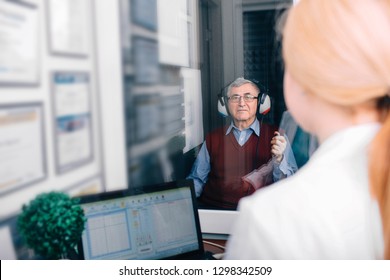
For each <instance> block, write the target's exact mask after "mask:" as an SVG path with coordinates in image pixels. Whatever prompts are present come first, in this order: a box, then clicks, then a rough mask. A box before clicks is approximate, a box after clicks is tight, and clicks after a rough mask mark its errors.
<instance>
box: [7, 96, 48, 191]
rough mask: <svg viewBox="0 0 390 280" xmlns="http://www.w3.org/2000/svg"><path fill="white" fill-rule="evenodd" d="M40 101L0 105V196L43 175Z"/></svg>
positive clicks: (41, 178)
mask: <svg viewBox="0 0 390 280" xmlns="http://www.w3.org/2000/svg"><path fill="white" fill-rule="evenodd" d="M43 131H44V129H43V109H42V105H41V104H40V103H32V104H14V105H3V106H1V107H0V139H1V140H0V196H1V195H4V194H6V193H9V192H11V191H14V190H16V189H19V188H21V187H25V186H28V185H31V184H33V183H35V182H38V181H41V180H43V179H44V178H45V177H46V160H45V145H44V134H43Z"/></svg>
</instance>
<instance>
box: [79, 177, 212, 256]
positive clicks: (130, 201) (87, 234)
mask: <svg viewBox="0 0 390 280" xmlns="http://www.w3.org/2000/svg"><path fill="white" fill-rule="evenodd" d="M79 199H80V201H79V204H80V206H81V207H82V209H83V210H84V214H85V217H86V219H87V220H86V223H85V229H84V231H83V234H82V238H81V240H80V243H79V246H78V249H79V254H80V257H81V259H86V260H115V259H118V260H127V259H134V260H148V259H153V260H159V259H212V256H211V253H209V252H207V253H205V252H204V248H203V242H202V235H201V230H200V223H199V216H198V210H197V205H196V198H195V192H194V186H193V181H192V180H186V181H183V182H180V183H179V182H168V183H162V184H159V185H153V186H148V187H141V188H135V189H129V190H122V191H111V192H104V193H100V194H93V195H85V196H80V197H79Z"/></svg>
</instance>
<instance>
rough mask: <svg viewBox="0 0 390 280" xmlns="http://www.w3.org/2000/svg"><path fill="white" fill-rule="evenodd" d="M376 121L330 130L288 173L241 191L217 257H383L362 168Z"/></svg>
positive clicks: (376, 209)
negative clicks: (243, 193) (245, 194)
mask: <svg viewBox="0 0 390 280" xmlns="http://www.w3.org/2000/svg"><path fill="white" fill-rule="evenodd" d="M379 128H380V126H379V124H367V125H360V126H354V127H351V128H348V129H346V130H343V131H341V132H338V133H336V134H334V135H332V136H331V137H330V138H328V139H327V140H326V141H325V142H324V143H323V144H322V145H321V146H320V147H319V149H318V150H317V151H316V152H315V153H314V154H313V156H312V158H311V159H310V160H309V162H308V163H307V164H306V165H305V166H304V167H303V168H302V169H301V170H299V171H298V172H297V173H296V174H295V175H294V176H292V177H290V178H287V179H285V180H283V181H280V182H278V183H275V184H274V185H272V186H269V187H267V188H264V189H262V190H259V191H258V192H256V193H255V194H253V195H252V196H250V197H246V198H243V199H242V200H241V201H240V203H239V208H238V209H239V217H238V219H237V221H236V223H235V225H234V227H233V231H232V234H231V236H230V238H229V240H228V242H227V248H226V254H225V258H226V259H249V260H251V259H252V260H253V259H271V260H272V259H304V260H305V259H306V260H310V259H381V258H383V251H384V241H383V233H382V223H381V217H380V212H379V207H378V204H377V202H376V201H375V200H374V199H373V198H372V197H371V195H370V190H369V179H368V168H367V167H368V163H367V159H368V158H367V146H368V144H369V143H370V142H371V140H372V138H373V136H374V135H375V133H376V132H377V131H378V130H379Z"/></svg>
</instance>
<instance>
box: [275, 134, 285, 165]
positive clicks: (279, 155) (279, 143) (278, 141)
mask: <svg viewBox="0 0 390 280" xmlns="http://www.w3.org/2000/svg"><path fill="white" fill-rule="evenodd" d="M274 135H275V136H274V137H272V140H271V145H272V146H271V154H272V156H273V157H274V158H275V160H276V162H277V163H280V162H281V161H282V159H283V153H284V150H286V146H287V142H286V139H285V138H284V136H281V135H280V133H279V132H277V131H275V132H274Z"/></svg>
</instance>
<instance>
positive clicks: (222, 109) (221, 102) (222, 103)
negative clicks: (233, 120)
mask: <svg viewBox="0 0 390 280" xmlns="http://www.w3.org/2000/svg"><path fill="white" fill-rule="evenodd" d="M218 112H219V113H220V114H221V115H222V116H223V117H227V116H229V113H228V109H227V108H226V99H225V98H224V97H223V96H222V95H219V96H218Z"/></svg>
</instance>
